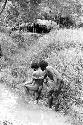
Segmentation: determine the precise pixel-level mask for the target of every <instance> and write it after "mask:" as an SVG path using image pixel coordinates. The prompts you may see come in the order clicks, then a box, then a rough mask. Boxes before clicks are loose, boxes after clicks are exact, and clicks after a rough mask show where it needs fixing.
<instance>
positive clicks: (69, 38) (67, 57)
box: [0, 29, 83, 125]
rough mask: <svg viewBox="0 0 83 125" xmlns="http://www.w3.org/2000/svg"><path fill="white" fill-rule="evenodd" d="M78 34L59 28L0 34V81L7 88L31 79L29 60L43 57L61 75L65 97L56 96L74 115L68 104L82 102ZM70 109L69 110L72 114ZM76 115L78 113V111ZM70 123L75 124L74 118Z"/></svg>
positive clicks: (81, 38) (82, 48)
mask: <svg viewBox="0 0 83 125" xmlns="http://www.w3.org/2000/svg"><path fill="white" fill-rule="evenodd" d="M82 34H83V31H82V29H60V30H59V31H52V32H50V33H49V34H46V35H44V36H39V34H30V33H21V34H15V33H14V34H12V35H11V36H8V35H7V34H2V33H1V37H0V42H1V45H2V48H3V55H4V58H3V57H2V58H1V59H0V64H1V65H2V66H1V69H3V71H2V72H4V73H5V74H4V75H3V78H1V80H2V81H3V82H4V83H7V84H9V85H11V87H12V85H16V84H18V85H19V84H20V83H22V82H23V81H26V80H27V79H30V78H31V73H32V70H31V69H30V63H31V61H32V60H39V59H41V58H43V59H45V60H47V61H48V63H49V65H52V66H53V67H55V68H56V69H57V70H58V71H59V72H60V74H61V75H62V77H63V80H64V82H65V85H66V88H65V95H66V97H65V99H63V98H62V97H60V99H61V101H62V107H63V109H64V112H65V113H67V111H68V112H70V114H72V116H74V115H75V109H73V107H72V105H73V104H75V105H81V107H82V101H83V100H82V96H83V92H82V91H83V84H82V82H83V35H82ZM11 50H12V51H11ZM5 69H7V70H8V72H7V71H6V70H5ZM13 87H14V86H13ZM19 91H21V88H20V89H19ZM22 94H23V92H22ZM44 94H45V90H44V91H43V95H44ZM24 95H25V94H24ZM67 107H68V108H67ZM70 109H73V112H72V113H71V110H70ZM78 115H79V116H80V113H78ZM77 117H78V116H77ZM74 118H75V116H74ZM78 121H79V120H78ZM78 121H77V122H78ZM74 123H75V125H77V124H76V121H75V120H74Z"/></svg>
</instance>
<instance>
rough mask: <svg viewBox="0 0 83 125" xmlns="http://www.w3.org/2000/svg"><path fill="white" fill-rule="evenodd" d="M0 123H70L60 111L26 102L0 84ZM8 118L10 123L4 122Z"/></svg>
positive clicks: (16, 124)
mask: <svg viewBox="0 0 83 125" xmlns="http://www.w3.org/2000/svg"><path fill="white" fill-rule="evenodd" d="M0 88H1V89H0V125H10V123H13V125H70V124H69V123H68V122H67V119H66V118H65V117H64V116H63V115H61V114H60V113H55V112H53V111H52V110H49V109H46V108H45V107H41V106H40V105H37V104H33V103H30V104H26V103H24V102H22V101H21V100H20V98H19V97H18V96H17V95H16V94H14V93H12V92H11V91H10V90H9V89H8V88H6V87H4V86H3V85H2V84H0ZM5 120H7V121H8V122H10V123H8V124H2V123H3V121H5ZM11 125H12V124H11Z"/></svg>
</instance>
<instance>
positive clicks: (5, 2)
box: [0, 0, 7, 15]
mask: <svg viewBox="0 0 83 125" xmlns="http://www.w3.org/2000/svg"><path fill="white" fill-rule="evenodd" d="M6 4H7V0H5V1H4V5H3V7H2V10H1V12H0V15H1V14H2V12H3V10H4V9H5V6H6Z"/></svg>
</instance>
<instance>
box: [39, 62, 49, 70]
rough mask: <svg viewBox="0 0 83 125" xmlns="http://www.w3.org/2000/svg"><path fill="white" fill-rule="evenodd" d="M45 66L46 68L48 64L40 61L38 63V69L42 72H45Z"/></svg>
mask: <svg viewBox="0 0 83 125" xmlns="http://www.w3.org/2000/svg"><path fill="white" fill-rule="evenodd" d="M47 66H48V63H47V62H46V61H45V60H41V61H40V62H39V67H40V68H41V69H42V70H45V69H46V67H47Z"/></svg>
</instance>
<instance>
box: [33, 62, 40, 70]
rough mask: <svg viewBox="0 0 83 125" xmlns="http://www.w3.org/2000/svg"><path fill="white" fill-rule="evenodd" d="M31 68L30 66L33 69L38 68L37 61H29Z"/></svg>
mask: <svg viewBox="0 0 83 125" xmlns="http://www.w3.org/2000/svg"><path fill="white" fill-rule="evenodd" d="M31 68H32V69H34V68H35V69H38V68H39V65H38V63H37V62H32V63H31Z"/></svg>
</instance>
